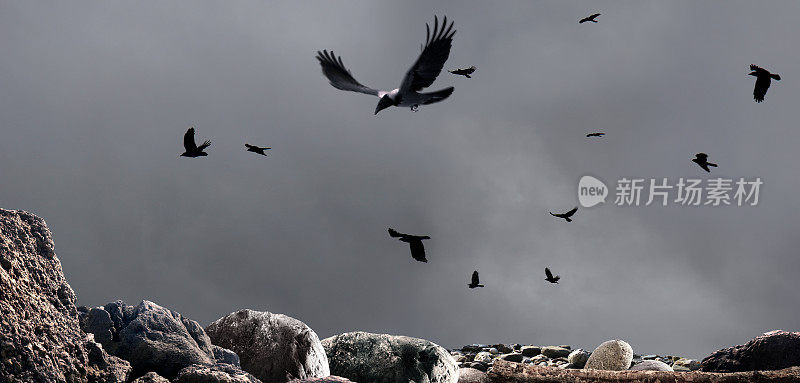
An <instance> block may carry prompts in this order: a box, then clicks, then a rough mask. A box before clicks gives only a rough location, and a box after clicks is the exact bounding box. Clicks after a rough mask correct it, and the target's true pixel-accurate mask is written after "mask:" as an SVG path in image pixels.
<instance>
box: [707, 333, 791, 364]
mask: <svg viewBox="0 0 800 383" xmlns="http://www.w3.org/2000/svg"><path fill="white" fill-rule="evenodd" d="M792 366H800V332H787V331H781V330H778V331H770V332H768V333H764V334H762V335H759V336H757V337H755V338H754V339H753V340H751V341H750V342H747V344H744V345H739V346H734V347H729V348H726V349H722V350H719V351H716V352H714V353H713V354H711V355H709V356H708V357H706V358H705V359H703V361H702V362H701V369H702V370H703V371H710V372H737V371H757V370H780V369H783V368H788V367H792Z"/></svg>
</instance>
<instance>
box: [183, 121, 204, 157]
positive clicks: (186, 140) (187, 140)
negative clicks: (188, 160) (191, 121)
mask: <svg viewBox="0 0 800 383" xmlns="http://www.w3.org/2000/svg"><path fill="white" fill-rule="evenodd" d="M209 146H211V141H209V140H206V141H205V142H203V145H200V146H197V144H195V143H194V126H193V127H191V128H189V130H187V131H186V134H184V135H183V147H184V149H185V150H186V151H185V152H183V153H182V154H181V155H180V157H202V156H207V155H208V153H206V152H204V151H203V149H205V148H207V147H209Z"/></svg>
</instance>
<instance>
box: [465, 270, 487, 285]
mask: <svg viewBox="0 0 800 383" xmlns="http://www.w3.org/2000/svg"><path fill="white" fill-rule="evenodd" d="M480 283H481V281H480V280H479V279H478V270H475V271H473V272H472V282H470V284H468V285H467V287H469V288H471V289H474V288H476V287H484V286H483V285H481V284H480Z"/></svg>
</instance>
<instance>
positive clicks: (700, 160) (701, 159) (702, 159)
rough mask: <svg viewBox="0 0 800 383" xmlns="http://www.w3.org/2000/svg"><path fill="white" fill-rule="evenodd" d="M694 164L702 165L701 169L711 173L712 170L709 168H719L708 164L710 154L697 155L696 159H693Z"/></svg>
mask: <svg viewBox="0 0 800 383" xmlns="http://www.w3.org/2000/svg"><path fill="white" fill-rule="evenodd" d="M692 162H694V163H696V164H698V165H700V167H701V168H703V170H705V171H707V172H709V173H711V169H709V168H708V167H709V166H713V167H717V164H714V163H711V162H708V154H705V153H697V154H695V155H694V158H693V159H692Z"/></svg>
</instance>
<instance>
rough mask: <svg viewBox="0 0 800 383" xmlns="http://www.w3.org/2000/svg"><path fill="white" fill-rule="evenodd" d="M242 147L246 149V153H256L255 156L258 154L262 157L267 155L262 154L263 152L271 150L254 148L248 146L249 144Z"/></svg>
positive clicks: (253, 146) (259, 147)
mask: <svg viewBox="0 0 800 383" xmlns="http://www.w3.org/2000/svg"><path fill="white" fill-rule="evenodd" d="M244 147H245V148H247V151H248V152H253V153H256V154H260V155H262V156H266V155H267V153H264V151H265V150H270V149H272V148H266V147H261V146H255V145H250V144H244Z"/></svg>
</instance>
